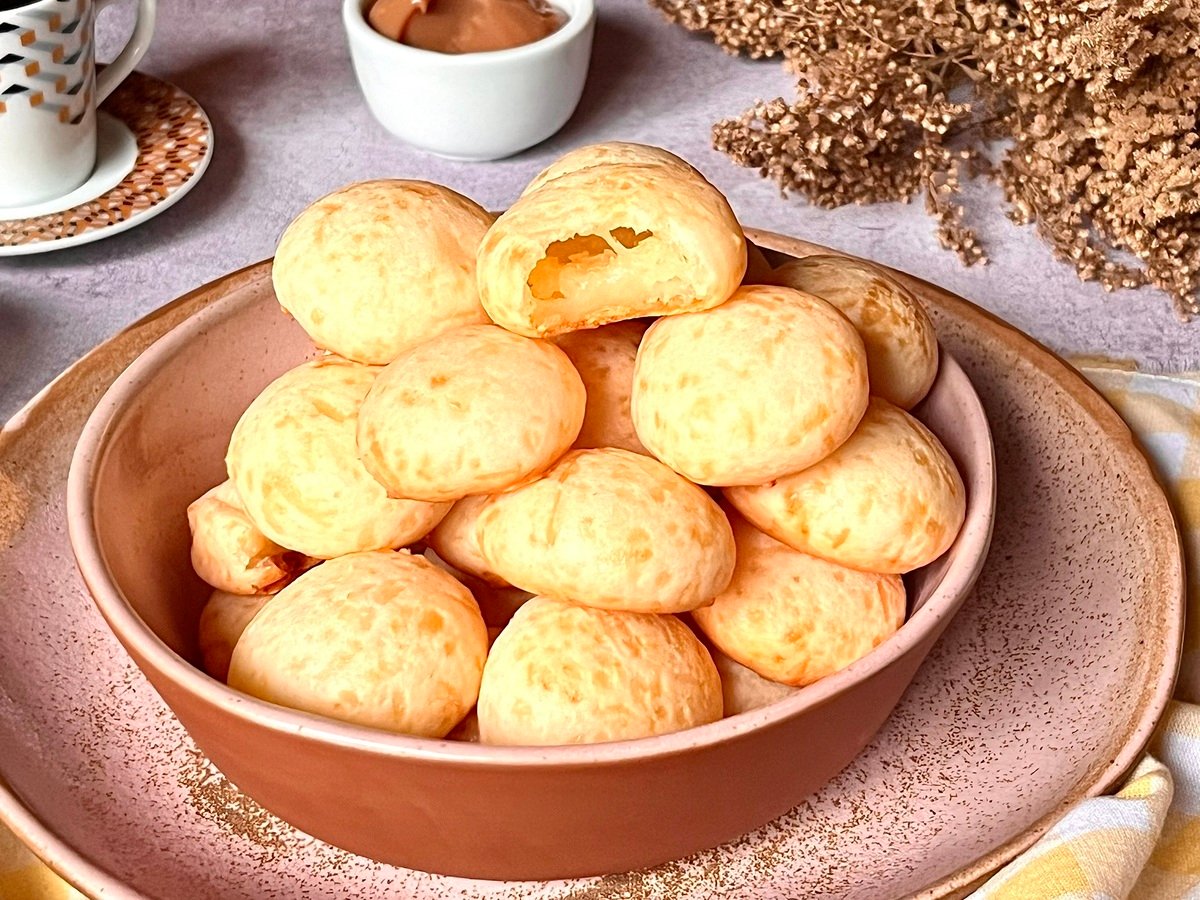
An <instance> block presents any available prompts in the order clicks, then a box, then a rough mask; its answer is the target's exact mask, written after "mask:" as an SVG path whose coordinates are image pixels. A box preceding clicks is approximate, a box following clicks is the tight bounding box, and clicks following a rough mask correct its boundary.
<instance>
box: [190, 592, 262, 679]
mask: <svg viewBox="0 0 1200 900" xmlns="http://www.w3.org/2000/svg"><path fill="white" fill-rule="evenodd" d="M270 599H271V595H270V594H251V595H245V594H231V593H229V592H228V591H220V590H217V591H213V592H212V594H211V596H209V598H208V602H207V603H205V604H204V609H203V610H201V611H200V625H199V643H200V663H201V665H202V666H203V667H204V671H205V672H207V673H208V674H209V675H211V676H212V677H213V678H217V679H219V680H221V681H224V680H225V679H226V678H227V677H228V676H229V660H230V657H232V656H233V648H234V646H235V645H236V644H237V642H238V638H240V637H241V636H242V632H243V631H245V630H246V626H247V625H249V624H250V620H251V619H253V618H254V617H255V616H256V615H257V614H258V611H259V610H260V609H262V608H263V606H265V605H266V602H267V601H268V600H270Z"/></svg>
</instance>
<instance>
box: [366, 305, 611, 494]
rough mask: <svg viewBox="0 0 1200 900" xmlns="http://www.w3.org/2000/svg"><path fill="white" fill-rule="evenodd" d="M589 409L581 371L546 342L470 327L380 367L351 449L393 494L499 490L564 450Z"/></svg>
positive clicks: (542, 468)
mask: <svg viewBox="0 0 1200 900" xmlns="http://www.w3.org/2000/svg"><path fill="white" fill-rule="evenodd" d="M586 403H587V396H586V393H585V391H584V387H583V382H582V381H581V380H580V378H579V373H578V372H576V371H575V367H574V366H572V365H571V361H570V360H569V359H567V356H566V354H564V353H563V352H562V351H561V350H559V349H558V348H557V347H555V346H554V345H553V344H551V343H549V342H547V341H535V340H530V339H529V338H523V337H520V336H518V335H515V334H511V333H509V332H507V331H505V330H504V329H502V328H497V327H496V326H495V325H472V326H468V327H466V328H460V329H458V330H457V331H452V332H449V333H447V334H442V335H438V336H437V337H434V338H431V339H430V340H428V341H426V342H425V343H423V344H420V345H418V346H416V347H412V348H410V349H408V350H406V351H404V352H403V353H401V354H400V356H399V357H397V358H396V360H395V361H394V362H393V363H392V364H391V365H389V366H387V367H386V368H385V369H384V370H383V372H382V373H381V374H380V376H379V378H378V380H377V381H376V382H375V384H374V386H373V387H372V388H371V392H370V394H369V395H368V396H367V399H366V401H365V402H364V403H363V407H362V413H361V415H360V416H359V422H358V452H359V454H360V456H361V458H362V461H363V464H364V465H365V466H366V467H367V469H368V471H370V473H371V474H372V475H373V476H374V477H375V478H376V479H378V481H379V482H380V483H381V484H383V485H385V486H386V488H387V491H388V493H389V494H390V495H391V496H393V497H413V498H417V499H421V500H457V499H459V498H462V497H465V496H467V495H469V494H481V493H488V492H491V491H500V490H503V489H505V488H507V487H510V486H512V485H514V484H519V483H521V482H523V481H525V480H527V479H529V478H530V477H532V476H534V475H537V474H538V473H539V472H543V471H545V470H546V468H547V467H549V466H550V465H551V464H552V463H553V462H554V460H556V459H558V457H559V456H561V455H562V453H563V451H565V450H566V449H567V448H568V447H570V446H571V442H572V441H574V440H575V438H576V436H577V435H578V434H579V428H580V426H581V425H582V424H583V415H584V408H585V405H586Z"/></svg>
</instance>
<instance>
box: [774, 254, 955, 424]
mask: <svg viewBox="0 0 1200 900" xmlns="http://www.w3.org/2000/svg"><path fill="white" fill-rule="evenodd" d="M770 279H771V283H773V284H782V285H786V286H788V287H793V288H796V289H797V290H801V291H807V292H808V293H810V294H815V295H816V296H818V297H820V298H822V299H823V300H828V301H829V302H830V303H832V304H833V305H834V306H836V307H837V308H838V309H839V310H841V311H842V314H843V315H845V316H846V318H848V319H849V320H850V321H851V322H852V323H854V327H855V328H857V329H858V333H859V334H860V335H861V336H862V339H863V344H864V345H865V346H866V350H867V369H868V372H869V374H870V379H871V393H872V394H874V395H875V396H877V397H882V398H883V399H885V400H887V401H889V402H891V403H894V404H896V405H897V406H899V407H900V408H901V409H912V408H913V407H914V406H916V405H917V403H919V402H920V400H921V398H922V397H924V396H925V395H926V394H927V393H929V388H930V386H931V385H932V384H933V379H934V377H935V376H936V375H937V368H938V345H937V332H936V331H935V330H934V327H933V322H932V320H931V319H930V318H929V314H928V313H927V312H925V307H923V306H922V305H921V301H919V300H918V299H917V298H916V297H914V296H913V295H912V294H911V293H909V291H907V290H906V289H905V288H904V287H903V286H902V285H901V284H900V283H899V282H898V281H896V280H895V279H894V278H892V277H891V276H890V275H888V274H887V273H886V272H884V271H883V270H882V269H880V268H879V267H878V266H873V265H871V264H870V263H866V262H863V261H861V260H856V259H847V258H845V257H842V256H806V257H804V258H803V259H795V260H791V261H789V262H786V263H784V264H783V265H782V266H780V267H779V268H778V269H776V270H775V271H774V272H773V273H772V274H771V276H770Z"/></svg>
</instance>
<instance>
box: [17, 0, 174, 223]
mask: <svg viewBox="0 0 1200 900" xmlns="http://www.w3.org/2000/svg"><path fill="white" fill-rule="evenodd" d="M112 2H114V0H0V212H2V211H3V207H6V206H22V205H25V204H29V203H38V202H40V201H43V200H51V199H53V198H55V197H58V196H61V195H63V194H66V193H68V192H69V191H73V190H74V189H75V188H77V187H79V186H80V185H81V184H83V183H84V182H85V181H87V179H88V177H89V176H90V175H91V174H92V169H93V168H94V167H95V165H96V105H97V104H98V103H100V102H102V101H103V100H104V98H105V97H107V96H108V95H109V94H110V93H112V91H113V89H114V88H116V86H117V85H118V84H120V83H121V82H122V81H124V80H125V77H126V76H127V75H129V73H130V72H132V71H133V69H134V67H135V66H136V65H137V64H138V62H139V61H140V60H141V58H142V55H143V54H144V53H145V52H146V48H147V47H148V46H149V45H150V36H151V35H152V34H153V33H154V13H155V0H138V13H137V21H136V23H135V25H134V28H133V34H132V35H131V36H130V38H129V41H128V43H126V44H125V48H124V49H123V50H122V51H121V53H120V54H119V55H118V56H117V58H116V59H114V60H113V61H112V62H111V63H110V64H109V65H108V66H107V67H105V69H104V71H103V72H101V73H100V75H99V77H97V75H96V51H95V44H94V41H93V37H94V33H95V29H94V25H95V19H96V14H97V13H98V12H99V11H100V10H101V9H103V8H104V7H106V6H108V5H109V4H110V3H112Z"/></svg>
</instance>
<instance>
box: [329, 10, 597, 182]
mask: <svg viewBox="0 0 1200 900" xmlns="http://www.w3.org/2000/svg"><path fill="white" fill-rule="evenodd" d="M371 2H372V0H344V2H343V4H342V22H343V24H344V25H345V28H346V37H347V39H348V40H349V42H350V58H351V59H352V60H353V63H354V72H355V74H356V75H357V76H358V83H359V86H360V87H361V88H362V92H363V96H364V97H366V100H367V106H368V107H370V110H371V112H372V113H373V114H374V116H375V118H376V119H378V120H379V121H380V123H381V124H382V125H383V127H384V128H386V129H387V130H388V131H390V132H391V133H392V134H394V135H396V137H398V138H400V139H401V140H403V141H405V142H407V143H409V144H412V145H413V146H415V147H420V148H421V149H423V150H429V151H431V152H433V153H437V154H439V155H441V156H448V157H451V158H453V159H466V160H488V159H500V158H502V157H505V156H511V155H512V154H514V153H518V152H520V151H521V150H524V149H526V148H527V147H532V146H533V145H534V144H536V143H538V142H540V141H544V140H545V139H546V138H548V137H550V135H552V134H554V133H555V132H556V131H558V129H560V128H562V126H563V125H564V124H566V121H567V120H568V119H569V118H570V117H571V114H572V113H573V112H574V111H575V107H576V106H577V105H578V103H579V98H580V96H581V95H582V93H583V84H584V81H586V80H587V72H588V63H589V61H590V59H591V53H592V33H593V31H594V30H595V22H596V7H595V2H594V0H554V5H555V6H557V7H559V8H560V9H561V10H563V12H565V13H566V14H567V22H566V24H565V25H563V27H562V28H560V29H559V30H558V31H556V32H555V33H554V34H552V35H550V36H548V37H545V38H542V39H541V40H540V41H534V42H533V43H532V44H526V45H524V46H522V47H514V48H512V49H510V50H495V51H490V52H487V53H461V54H450V53H436V52H434V51H431V50H421V49H418V48H416V47H409V46H407V45H405V44H400V43H397V42H396V41H393V40H390V39H389V38H385V37H384V36H383V35H381V34H378V33H377V32H376V31H375V30H374V29H372V28H371V26H370V25H368V24H367V21H366V11H367V9H368V8H369V6H370V4H371Z"/></svg>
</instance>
